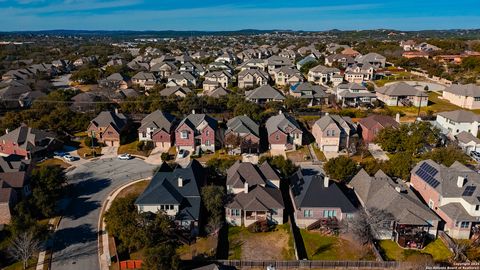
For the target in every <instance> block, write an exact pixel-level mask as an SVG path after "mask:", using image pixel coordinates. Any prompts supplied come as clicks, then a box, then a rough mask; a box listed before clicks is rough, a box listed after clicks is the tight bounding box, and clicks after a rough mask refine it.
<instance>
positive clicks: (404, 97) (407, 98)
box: [377, 82, 428, 107]
mask: <svg viewBox="0 0 480 270" xmlns="http://www.w3.org/2000/svg"><path fill="white" fill-rule="evenodd" d="M377 99H378V100H380V101H382V102H383V103H385V105H387V106H415V107H426V106H427V105H428V94H427V93H426V92H425V91H423V90H419V89H416V88H415V87H413V86H411V85H409V84H407V83H404V82H399V83H394V84H391V85H388V86H383V87H380V88H378V89H377Z"/></svg>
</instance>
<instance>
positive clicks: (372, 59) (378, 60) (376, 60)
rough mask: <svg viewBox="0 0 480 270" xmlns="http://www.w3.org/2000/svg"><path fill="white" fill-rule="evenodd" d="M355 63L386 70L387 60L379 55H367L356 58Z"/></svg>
mask: <svg viewBox="0 0 480 270" xmlns="http://www.w3.org/2000/svg"><path fill="white" fill-rule="evenodd" d="M355 62H356V63H359V64H363V65H366V64H369V65H372V66H373V67H375V68H384V67H385V63H386V62H387V58H386V57H385V56H383V55H380V54H378V53H367V54H365V55H358V56H357V57H355Z"/></svg>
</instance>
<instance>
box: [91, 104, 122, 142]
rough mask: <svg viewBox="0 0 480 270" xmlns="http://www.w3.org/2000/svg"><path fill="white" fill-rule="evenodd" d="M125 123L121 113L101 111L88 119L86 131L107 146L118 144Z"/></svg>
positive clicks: (120, 140)
mask: <svg viewBox="0 0 480 270" xmlns="http://www.w3.org/2000/svg"><path fill="white" fill-rule="evenodd" d="M127 123H128V121H127V118H126V117H125V115H123V114H122V113H118V112H116V111H115V112H111V111H103V112H101V113H100V114H98V115H97V117H95V118H94V119H93V120H92V121H90V124H89V125H88V129H87V133H88V135H89V136H93V137H95V138H96V139H97V140H98V142H100V143H104V144H106V145H107V146H120V144H121V142H122V137H123V136H124V131H125V130H126V128H127Z"/></svg>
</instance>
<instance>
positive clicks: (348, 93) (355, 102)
mask: <svg viewBox="0 0 480 270" xmlns="http://www.w3.org/2000/svg"><path fill="white" fill-rule="evenodd" d="M335 95H336V98H337V101H339V102H341V103H342V106H349V107H358V106H361V105H363V104H371V103H372V102H373V101H375V100H376V99H377V95H376V94H375V93H374V92H370V91H369V90H368V89H367V87H365V86H363V85H362V84H358V83H343V84H339V85H338V86H337V87H336V88H335Z"/></svg>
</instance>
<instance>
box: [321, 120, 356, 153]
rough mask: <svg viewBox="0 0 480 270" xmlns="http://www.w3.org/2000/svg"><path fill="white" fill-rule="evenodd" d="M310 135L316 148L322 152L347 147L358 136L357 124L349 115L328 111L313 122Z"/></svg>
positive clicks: (336, 150)
mask: <svg viewBox="0 0 480 270" xmlns="http://www.w3.org/2000/svg"><path fill="white" fill-rule="evenodd" d="M312 135H313V137H315V142H316V144H317V146H318V148H319V149H320V150H321V151H324V152H338V151H340V150H342V149H349V148H350V147H351V145H352V144H354V143H355V139H356V138H357V137H358V134H357V126H356V124H355V123H353V121H352V119H351V118H350V117H346V116H339V115H330V114H328V113H327V114H326V115H325V116H323V117H321V118H320V119H318V120H317V121H316V122H315V124H313V127H312Z"/></svg>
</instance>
